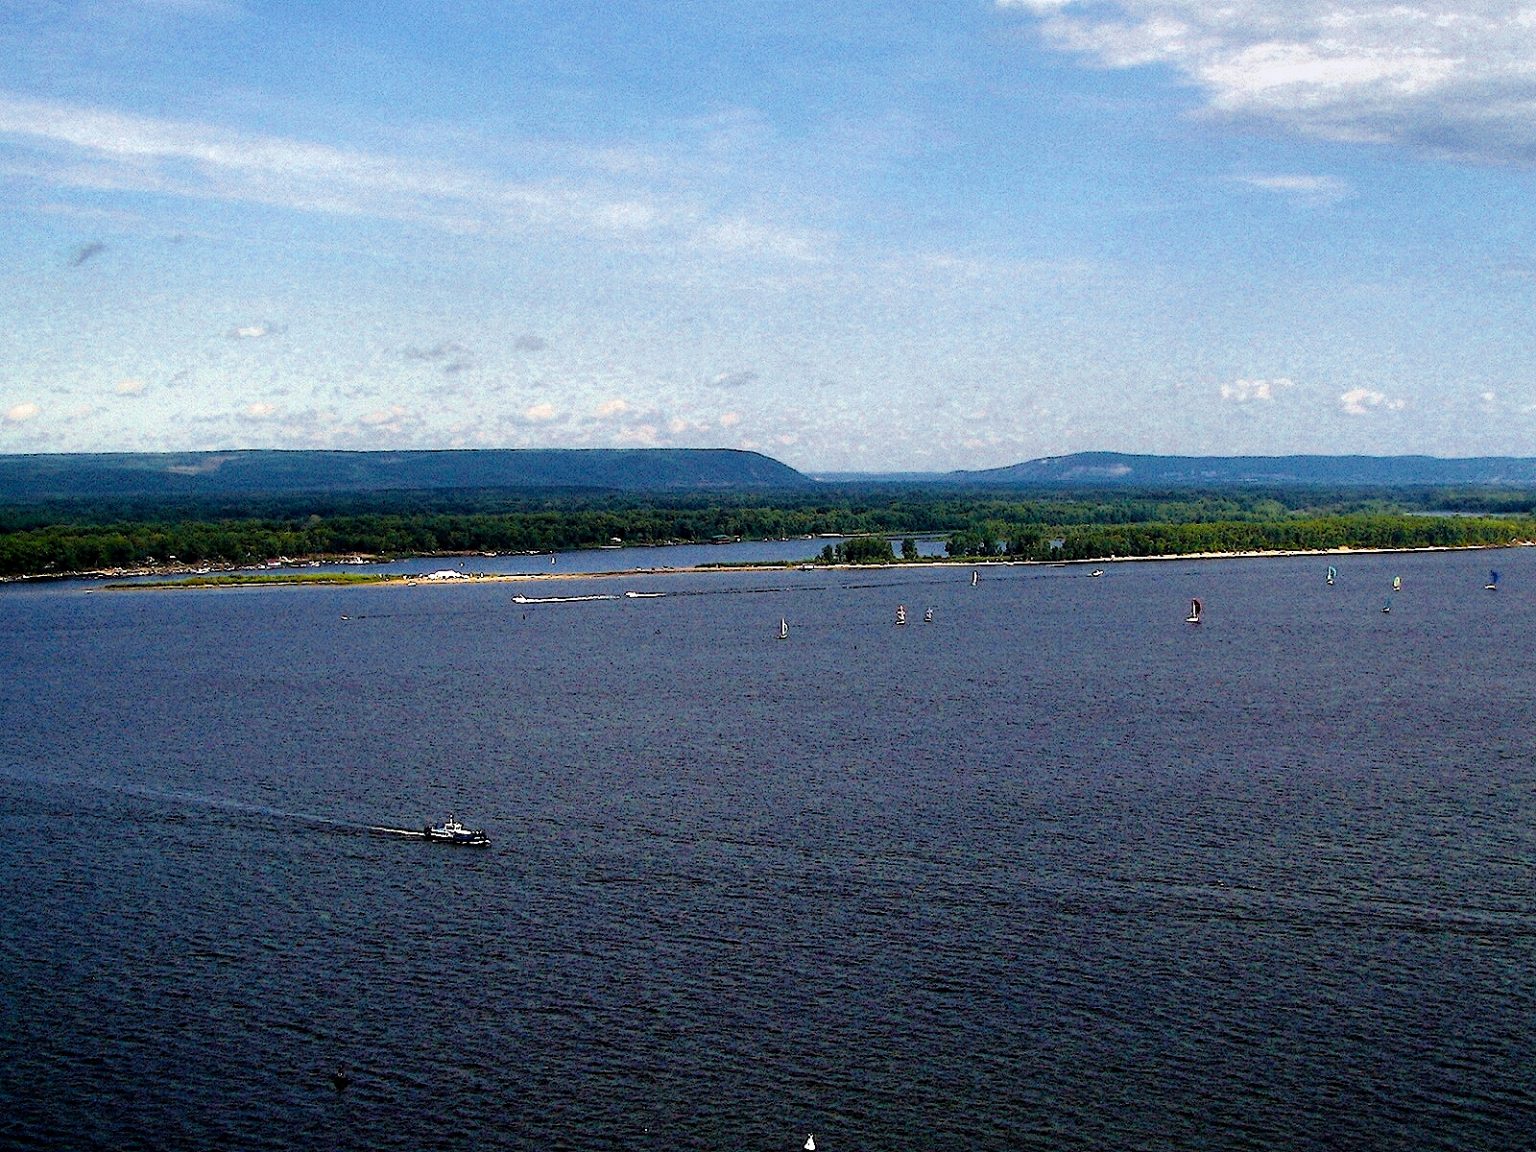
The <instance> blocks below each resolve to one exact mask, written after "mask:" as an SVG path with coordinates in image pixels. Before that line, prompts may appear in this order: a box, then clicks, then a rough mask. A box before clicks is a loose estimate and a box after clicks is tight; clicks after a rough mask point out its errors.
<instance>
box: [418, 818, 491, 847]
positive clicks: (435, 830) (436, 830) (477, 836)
mask: <svg viewBox="0 0 1536 1152" xmlns="http://www.w3.org/2000/svg"><path fill="white" fill-rule="evenodd" d="M422 833H423V835H425V836H426V838H427V839H428V840H439V841H441V842H443V843H444V844H464V845H468V846H470V847H477V848H478V847H484V846H486V845H488V844H490V842H491V838H490V837H489V836H487V835H486V834H485V829H483V828H466V827H464V825H462V824H460V823H459V822H458V821H457V820H455V819H454V818H453V817H452V816H450V817H448V819H447V820H444V821H443V822H442V823H441V824H428V825H427V826H426V827H425V828H423V829H422Z"/></svg>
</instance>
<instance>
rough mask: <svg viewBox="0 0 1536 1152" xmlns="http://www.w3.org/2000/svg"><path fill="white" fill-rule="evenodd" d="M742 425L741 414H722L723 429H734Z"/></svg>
mask: <svg viewBox="0 0 1536 1152" xmlns="http://www.w3.org/2000/svg"><path fill="white" fill-rule="evenodd" d="M740 423H741V413H740V412H726V413H724V414H722V415H721V417H720V427H722V428H734V427H736V425H738V424H740Z"/></svg>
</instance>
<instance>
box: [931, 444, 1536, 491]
mask: <svg viewBox="0 0 1536 1152" xmlns="http://www.w3.org/2000/svg"><path fill="white" fill-rule="evenodd" d="M941 482H942V483H946V484H958V485H965V486H973V487H989V488H990V487H996V488H1039V487H1055V488H1102V487H1136V488H1221V487H1231V486H1234V485H1244V486H1270V487H1293V486H1315V487H1334V488H1338V487H1350V488H1354V487H1360V488H1400V487H1405V486H1406V487H1414V486H1420V487H1444V486H1455V485H1476V486H1480V487H1488V486H1495V487H1520V488H1530V487H1536V459H1531V458H1526V457H1512V456H1479V457H1471V458H1466V459H1459V460H1451V459H1442V458H1440V457H1436V456H1132V455H1127V454H1125V453H1120V452H1078V453H1074V454H1072V455H1070V456H1047V457H1045V458H1043V459H1040V460H1029V461H1026V462H1024V463H1022V464H1013V465H1009V466H1008V467H1006V468H987V469H983V470H980V471H975V472H948V473H945V474H944V476H943V478H942V481H941Z"/></svg>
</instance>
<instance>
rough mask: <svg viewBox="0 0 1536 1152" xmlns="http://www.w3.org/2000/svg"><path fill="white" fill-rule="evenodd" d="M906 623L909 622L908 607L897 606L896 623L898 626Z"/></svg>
mask: <svg viewBox="0 0 1536 1152" xmlns="http://www.w3.org/2000/svg"><path fill="white" fill-rule="evenodd" d="M906 622H907V606H906V605H905V604H898V605H896V623H898V624H905V623H906Z"/></svg>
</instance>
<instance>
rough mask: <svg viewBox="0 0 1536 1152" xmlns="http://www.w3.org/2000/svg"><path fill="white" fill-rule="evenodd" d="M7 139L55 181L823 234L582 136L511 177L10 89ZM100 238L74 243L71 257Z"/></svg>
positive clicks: (788, 248)
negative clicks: (767, 216) (728, 200)
mask: <svg viewBox="0 0 1536 1152" xmlns="http://www.w3.org/2000/svg"><path fill="white" fill-rule="evenodd" d="M0 140H4V141H7V142H8V145H9V148H8V150H9V151H10V152H11V153H12V156H11V157H10V158H9V159H8V162H7V167H8V169H9V170H10V171H11V173H12V174H13V175H16V176H21V177H23V178H26V179H28V180H31V181H35V182H39V183H44V184H50V185H54V186H59V187H72V188H85V189H91V190H100V191H119V192H121V191H128V192H148V193H154V194H156V195H168V196H178V197H184V198H189V199H197V200H213V201H220V202H240V203H248V204H258V205H267V206H276V207H281V208H285V209H289V210H293V211H297V212H307V213H325V214H331V215H340V216H358V217H368V218H372V219H379V220H389V221H395V222H404V223H411V224H418V225H425V226H429V227H433V228H438V229H442V230H445V231H449V232H454V233H462V234H470V235H480V234H485V235H501V236H512V235H526V234H529V233H541V234H542V233H553V234H576V235H583V236H592V237H602V238H607V239H610V240H612V239H629V240H646V239H664V240H667V241H668V242H671V243H680V244H686V245H689V246H692V247H695V248H700V249H707V250H711V251H714V252H716V253H719V254H722V255H727V256H730V255H742V254H757V255H763V256H769V257H775V258H781V259H792V260H811V259H820V258H821V257H822V255H823V254H824V252H825V248H826V238H825V237H818V236H817V235H816V234H814V233H813V232H811V231H809V230H803V229H798V228H796V227H794V226H793V225H786V224H783V223H779V222H776V221H769V220H759V219H754V218H751V217H749V216H743V215H742V214H740V213H738V212H732V211H731V210H730V209H729V207H728V206H722V207H720V208H719V209H709V208H707V207H705V206H704V201H702V200H701V199H700V198H699V197H698V196H697V193H696V190H694V189H690V188H688V187H687V186H686V185H685V184H679V183H678V182H676V181H672V182H670V183H669V182H668V181H665V180H659V179H653V178H652V177H650V176H649V175H648V174H647V173H645V172H644V171H639V170H637V171H622V170H614V169H611V168H610V169H597V168H594V167H593V166H592V165H591V164H590V163H588V162H587V158H586V157H585V155H584V153H582V152H581V151H580V150H578V149H575V148H568V149H563V150H562V149H559V148H556V147H553V146H544V147H543V148H542V149H536V150H534V151H537V152H539V154H540V155H541V156H542V158H543V159H542V163H543V166H544V171H543V173H542V174H541V175H538V176H536V177H534V178H531V179H526V178H525V179H514V178H510V177H507V176H505V175H502V174H499V173H497V172H495V171H492V170H490V169H488V168H484V167H478V166H476V163H475V161H474V160H471V159H468V158H467V157H465V158H460V159H459V160H457V161H455V160H453V159H444V158H443V157H442V156H437V155H432V156H425V155H413V154H409V153H400V154H392V153H385V152H376V151H367V150H364V149H359V148H342V147H334V146H331V145H327V144H320V143H314V142H311V141H307V140H302V139H295V138H291V137H284V136H275V135H270V134H261V133H254V132H246V131H242V130H239V129H235V128H228V127H223V126H219V125H214V124H207V123H202V122H198V121H191V120H175V119H164V118H157V117H151V116H142V115H137V114H133V113H127V112H119V111H115V110H112V109H107V108H97V107H88V106H84V105H78V104H69V103H63V102H57V101H49V100H34V99H26V98H22V97H16V96H7V95H4V94H0ZM89 247H90V246H87V248H89ZM80 251H81V252H85V249H81V250H80ZM99 251H100V248H99V247H97V248H95V249H94V250H92V251H90V252H88V253H86V255H85V256H83V257H81V256H80V254H79V253H77V256H76V261H75V262H76V263H83V262H84V260H85V259H89V258H90V257H91V256H94V255H95V254H96V253H97V252H99Z"/></svg>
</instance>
